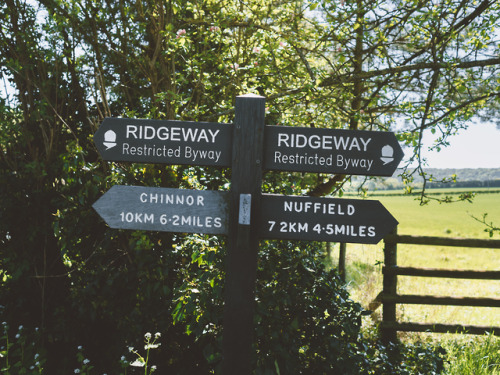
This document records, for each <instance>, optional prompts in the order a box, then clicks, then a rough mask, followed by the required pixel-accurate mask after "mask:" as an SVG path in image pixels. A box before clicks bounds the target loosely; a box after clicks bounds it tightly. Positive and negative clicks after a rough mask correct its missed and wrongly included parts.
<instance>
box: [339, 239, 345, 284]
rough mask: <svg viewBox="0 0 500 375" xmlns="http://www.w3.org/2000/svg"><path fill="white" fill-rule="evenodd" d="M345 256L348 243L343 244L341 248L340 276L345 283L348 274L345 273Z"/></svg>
mask: <svg viewBox="0 0 500 375" xmlns="http://www.w3.org/2000/svg"><path fill="white" fill-rule="evenodd" d="M345 255H346V243H345V242H341V243H340V246H339V276H340V280H342V282H344V283H345V281H346V273H345V271H346V270H345Z"/></svg>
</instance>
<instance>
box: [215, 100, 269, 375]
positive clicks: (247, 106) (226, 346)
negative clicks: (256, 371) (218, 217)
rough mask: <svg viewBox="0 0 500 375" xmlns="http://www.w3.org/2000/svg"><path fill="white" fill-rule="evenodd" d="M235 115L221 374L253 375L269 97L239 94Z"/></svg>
mask: <svg viewBox="0 0 500 375" xmlns="http://www.w3.org/2000/svg"><path fill="white" fill-rule="evenodd" d="M235 111H236V114H235V121H234V132H233V153H232V172H231V173H232V177H231V206H230V207H231V208H230V217H229V234H228V250H227V251H228V254H227V260H226V262H227V263H226V282H225V306H224V320H223V337H222V351H223V353H222V354H223V359H222V372H223V374H225V375H232V374H238V375H250V374H251V373H252V372H253V368H252V367H253V351H252V343H253V341H254V331H255V329H254V325H253V316H254V305H255V281H256V272H257V253H258V246H259V239H258V234H257V225H256V223H255V220H256V218H257V217H258V216H259V215H258V212H257V211H258V210H259V209H260V208H259V207H260V199H261V185H262V158H263V141H264V121H265V98H264V97H262V96H257V95H252V94H248V95H242V96H238V97H237V98H236V104H235ZM240 209H241V210H242V212H240Z"/></svg>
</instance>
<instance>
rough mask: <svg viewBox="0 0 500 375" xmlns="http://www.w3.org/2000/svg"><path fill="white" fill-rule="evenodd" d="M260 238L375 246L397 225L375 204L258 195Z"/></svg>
mask: <svg viewBox="0 0 500 375" xmlns="http://www.w3.org/2000/svg"><path fill="white" fill-rule="evenodd" d="M261 202H262V206H261V219H260V220H259V226H260V236H261V238H273V239H289V240H307V241H325V242H352V243H365V244H376V243H378V242H379V241H380V240H381V239H382V238H384V237H385V236H386V235H387V234H389V233H390V232H391V230H393V229H394V228H395V227H396V225H398V221H397V220H396V219H395V218H394V217H393V216H392V215H391V214H390V213H389V211H387V210H386V208H385V207H384V206H383V205H382V203H380V202H379V201H375V200H361V199H343V198H318V197H303V196H302V197H301V196H286V195H270V194H263V195H262V200H261Z"/></svg>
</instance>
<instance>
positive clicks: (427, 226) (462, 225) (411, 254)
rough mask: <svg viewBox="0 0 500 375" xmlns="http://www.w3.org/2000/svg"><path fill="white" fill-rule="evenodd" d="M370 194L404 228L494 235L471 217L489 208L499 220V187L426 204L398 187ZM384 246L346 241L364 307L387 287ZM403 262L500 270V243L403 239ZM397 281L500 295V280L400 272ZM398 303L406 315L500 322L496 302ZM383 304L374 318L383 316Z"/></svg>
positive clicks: (408, 289)
mask: <svg viewBox="0 0 500 375" xmlns="http://www.w3.org/2000/svg"><path fill="white" fill-rule="evenodd" d="M462 192H463V190H459V189H457V190H447V191H446V194H447V195H450V194H453V195H458V194H460V193H462ZM391 193H392V194H391ZM433 193H444V191H442V190H441V191H434V192H433ZM369 199H376V200H380V201H381V202H382V203H383V204H384V206H385V207H386V208H387V209H388V210H389V211H390V212H391V213H392V215H393V216H394V217H395V218H396V219H397V220H398V221H399V223H400V224H399V226H398V233H399V234H410V235H420V236H439V237H467V238H489V234H488V233H487V232H485V231H484V229H485V226H484V225H483V224H481V223H479V222H477V221H476V220H474V219H473V218H472V216H475V217H477V218H482V217H483V214H484V213H488V216H487V220H488V222H490V221H491V222H493V223H494V224H495V225H496V226H497V227H499V226H500V191H498V189H496V190H490V191H488V190H486V191H485V190H484V189H483V190H482V191H480V192H478V194H477V195H476V197H475V198H474V200H473V203H469V202H459V203H451V204H440V203H438V202H435V201H431V202H430V203H429V204H427V205H424V206H421V205H420V204H419V201H418V200H415V197H414V196H409V195H395V194H394V192H385V194H381V195H377V196H371V197H369ZM493 238H496V239H499V238H500V234H499V233H498V232H497V233H496V234H495V235H494V237H493ZM382 246H383V244H382V242H381V243H380V244H378V245H358V244H348V245H347V259H346V263H347V278H348V281H350V283H351V288H352V297H353V299H354V300H357V301H359V302H360V303H361V304H362V305H363V306H365V307H368V304H369V303H370V302H371V301H372V300H373V299H374V298H375V297H376V295H377V294H378V293H379V292H380V291H381V290H382V274H381V265H380V263H381V262H383V259H384V257H383V251H382ZM332 256H333V257H334V258H335V259H336V258H337V257H338V250H337V248H335V250H334V251H333V253H332ZM398 264H399V265H400V266H413V267H431V268H446V269H474V270H500V249H497V250H495V249H476V248H454V247H446V246H419V245H399V246H398ZM398 287H399V288H398V292H399V293H401V294H431V295H442V296H457V297H460V296H462V297H465V296H471V297H472V296H474V297H494V298H500V281H475V280H454V279H435V278H417V277H400V278H399V279H398ZM398 309H399V310H398V314H399V316H400V320H401V321H413V322H422V323H423V322H425V323H449V324H452V323H457V324H476V325H495V326H500V314H499V311H498V309H497V308H472V307H456V306H451V307H448V306H422V305H399V306H398ZM379 310H380V309H379ZM379 310H377V312H376V313H375V314H374V316H373V318H375V319H377V318H378V315H379V314H380V311H379Z"/></svg>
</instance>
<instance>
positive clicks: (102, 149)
mask: <svg viewBox="0 0 500 375" xmlns="http://www.w3.org/2000/svg"><path fill="white" fill-rule="evenodd" d="M94 142H95V145H96V147H97V150H98V151H99V154H100V155H101V156H102V158H103V159H104V160H108V161H128V162H135V163H159V164H188V165H206V166H220V167H229V166H230V165H231V151H232V148H231V147H232V129H231V125H229V124H220V123H212V122H190V121H172V120H145V119H127V118H105V119H104V121H103V122H102V124H101V126H100V127H99V129H98V130H97V132H96V133H95V134H94Z"/></svg>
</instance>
